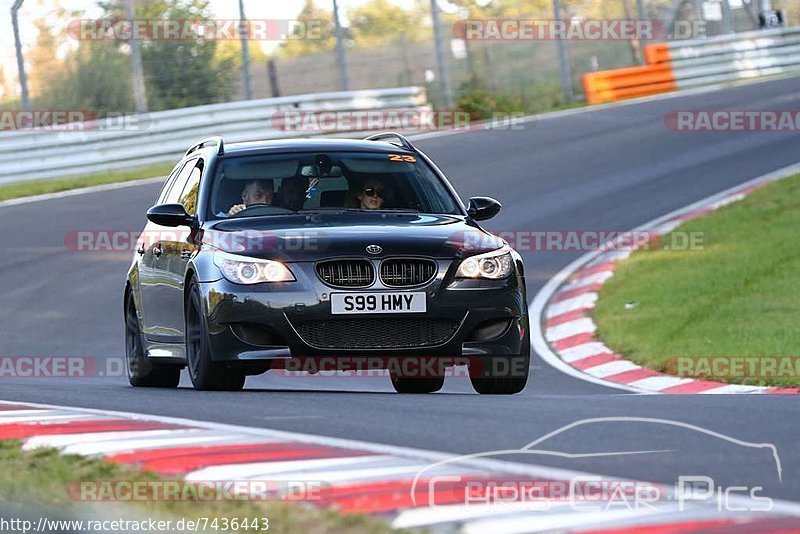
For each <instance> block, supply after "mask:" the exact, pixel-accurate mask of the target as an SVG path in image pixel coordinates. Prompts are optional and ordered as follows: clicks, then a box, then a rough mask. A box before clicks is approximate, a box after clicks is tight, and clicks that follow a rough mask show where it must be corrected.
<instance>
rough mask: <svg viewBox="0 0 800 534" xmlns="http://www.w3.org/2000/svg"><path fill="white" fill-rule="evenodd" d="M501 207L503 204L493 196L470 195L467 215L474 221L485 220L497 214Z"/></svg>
mask: <svg viewBox="0 0 800 534" xmlns="http://www.w3.org/2000/svg"><path fill="white" fill-rule="evenodd" d="M502 207H503V205H502V204H500V203H499V202H498V201H496V200H495V199H493V198H489V197H472V198H471V199H469V208H467V215H469V216H470V217H472V218H473V219H474V220H476V221H485V220H487V219H491V218H492V217H494V216H495V215H497V214H498V213H499V212H500V208H502Z"/></svg>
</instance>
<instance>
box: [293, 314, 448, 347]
mask: <svg viewBox="0 0 800 534" xmlns="http://www.w3.org/2000/svg"><path fill="white" fill-rule="evenodd" d="M458 324H459V323H458V322H456V321H453V320H452V319H432V318H426V317H397V318H385V319H356V318H347V319H330V320H313V321H298V322H297V323H296V324H293V326H294V327H295V330H297V333H298V334H299V335H300V337H301V338H303V341H305V343H306V344H308V345H310V346H312V347H316V348H322V349H390V348H391V349H409V348H420V347H432V346H436V345H441V344H442V343H445V342H446V341H447V340H449V339H450V338H451V337H453V334H455V332H456V330H457V329H458Z"/></svg>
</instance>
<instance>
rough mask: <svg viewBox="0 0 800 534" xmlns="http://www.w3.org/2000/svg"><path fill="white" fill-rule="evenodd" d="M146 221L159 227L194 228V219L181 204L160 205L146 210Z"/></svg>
mask: <svg viewBox="0 0 800 534" xmlns="http://www.w3.org/2000/svg"><path fill="white" fill-rule="evenodd" d="M147 219H148V220H149V221H151V222H154V223H156V224H157V225H159V226H194V224H195V218H194V217H192V216H191V215H189V214H188V213H186V209H185V208H184V207H183V204H161V205H159V206H153V207H152V208H150V209H149V210H147Z"/></svg>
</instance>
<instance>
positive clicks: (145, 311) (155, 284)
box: [139, 159, 197, 343]
mask: <svg viewBox="0 0 800 534" xmlns="http://www.w3.org/2000/svg"><path fill="white" fill-rule="evenodd" d="M196 163H197V159H192V160H189V161H188V162H186V163H185V164H184V165H183V166H182V168H181V170H180V171H179V173H178V175H177V177H176V178H175V180H174V182H173V184H172V186H171V187H170V188H169V191H167V193H166V195H164V196H162V197H160V198H159V199H158V203H159V204H175V203H177V202H178V201H179V200H180V198H181V195H182V193H183V190H184V189H185V188H186V184H187V182H188V181H189V176H190V174H191V173H192V170H193V169H194V166H195V165H196ZM181 232H188V229H187V228H170V227H167V226H161V225H159V224H156V223H154V222H148V223H147V226H146V227H145V236H144V241H145V244H146V247H145V251H144V254H143V255H142V267H143V270H142V273H141V275H140V278H141V288H142V315H143V317H142V323H143V325H142V328H143V330H144V333H145V336H147V339H149V340H151V341H158V342H162V343H178V342H181V341H182V335H183V333H182V332H183V329H182V328H180V329H175V328H174V321H173V320H172V319H171V318H170V316H169V310H168V309H167V308H168V304H169V301H170V294H171V292H170V287H171V285H172V284H174V280H172V278H171V277H170V271H169V267H170V265H171V262H170V261H168V258H167V251H168V247H169V244H170V243H171V242H174V241H176V240H177V239H178V237H177V236H178V234H180V233H181ZM139 251H140V252H141V251H142V249H141V248H140V249H139Z"/></svg>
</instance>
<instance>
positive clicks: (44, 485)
mask: <svg viewBox="0 0 800 534" xmlns="http://www.w3.org/2000/svg"><path fill="white" fill-rule="evenodd" d="M0 465H1V466H3V468H2V469H0V510H2V511H4V512H7V513H8V512H10V513H11V514H14V513H16V514H18V515H19V516H22V515H26V516H27V517H28V518H30V517H34V518H37V519H38V517H39V516H45V517H47V518H49V519H83V520H92V521H98V520H103V519H123V520H128V521H142V520H146V519H148V518H153V519H161V520H172V521H173V525H174V524H175V523H174V522H175V521H178V520H180V519H182V518H185V519H187V520H196V519H197V518H201V517H207V518H215V517H216V518H240V519H242V518H248V519H251V518H262V517H266V518H268V519H269V532H281V533H290V532H312V533H320V534H322V533H345V532H347V533H351V532H354V533H358V534H363V533H384V532H390V531H391V529H390V528H389V526H388V525H386V524H385V523H383V522H380V521H377V520H374V519H372V518H369V517H365V516H361V515H346V516H342V515H338V514H336V513H335V512H334V511H332V510H327V509H321V508H315V507H310V506H306V505H303V504H300V503H285V502H255V501H204V502H199V501H193V502H186V501H182V502H165V501H155V502H154V501H150V502H141V501H140V502H136V503H120V502H113V503H112V502H93V503H90V502H84V501H79V500H75V499H73V497H72V496H71V495H70V493H68V489H67V488H68V487H69V485H70V483H74V482H77V481H151V480H159V479H158V477H156V476H155V475H153V474H152V473H147V472H145V473H142V472H139V471H136V470H134V469H132V468H129V467H126V466H120V465H117V464H113V463H110V462H107V461H104V460H97V459H93V458H85V457H82V456H72V455H60V454H58V452H57V451H56V450H54V449H36V450H33V451H22V449H21V447H20V443H19V442H17V441H5V442H3V441H0ZM12 516H13V515H12ZM199 531H200V532H202V531H203V530H202V528H201V529H200V530H199ZM208 532H213V530H212V529H211V528H209V529H208ZM228 532H236V531H235V530H228ZM239 532H254V529H253V528H250V529H249V530H245V529H240V530H239Z"/></svg>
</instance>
